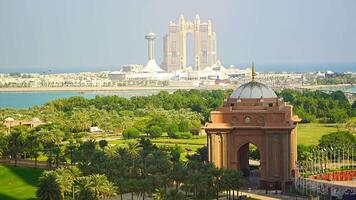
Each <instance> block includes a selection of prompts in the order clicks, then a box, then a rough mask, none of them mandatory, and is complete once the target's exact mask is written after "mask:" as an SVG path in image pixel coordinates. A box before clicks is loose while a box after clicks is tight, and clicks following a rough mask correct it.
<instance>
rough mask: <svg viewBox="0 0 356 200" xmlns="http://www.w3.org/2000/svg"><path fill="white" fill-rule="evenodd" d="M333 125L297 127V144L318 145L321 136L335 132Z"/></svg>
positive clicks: (313, 124)
mask: <svg viewBox="0 0 356 200" xmlns="http://www.w3.org/2000/svg"><path fill="white" fill-rule="evenodd" d="M340 130H345V128H340ZM336 131H337V127H336V125H335V124H319V123H307V124H299V125H298V144H304V145H311V144H314V145H316V144H318V142H319V139H320V138H321V136H323V135H325V134H329V133H332V132H336Z"/></svg>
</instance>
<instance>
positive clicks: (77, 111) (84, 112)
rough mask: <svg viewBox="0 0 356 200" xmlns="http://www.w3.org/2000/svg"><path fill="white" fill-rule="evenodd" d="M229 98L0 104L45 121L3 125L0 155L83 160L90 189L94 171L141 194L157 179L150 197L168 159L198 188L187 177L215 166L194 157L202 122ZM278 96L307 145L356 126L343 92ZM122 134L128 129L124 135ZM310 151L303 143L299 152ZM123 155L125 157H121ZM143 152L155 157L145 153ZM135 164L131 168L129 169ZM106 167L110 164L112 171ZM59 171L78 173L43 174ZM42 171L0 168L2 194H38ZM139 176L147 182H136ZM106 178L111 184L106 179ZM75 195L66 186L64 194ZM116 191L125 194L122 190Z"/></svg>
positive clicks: (192, 95) (211, 94)
mask: <svg viewBox="0 0 356 200" xmlns="http://www.w3.org/2000/svg"><path fill="white" fill-rule="evenodd" d="M228 95H229V91H197V90H191V91H177V92H175V93H173V94H168V93H167V92H161V93H159V94H157V95H152V96H149V97H133V98H131V99H125V98H120V97H117V96H111V97H96V98H94V99H85V98H81V97H72V98H69V99H58V100H54V101H51V102H49V103H47V104H46V105H44V106H40V107H33V108H29V109H23V110H16V109H0V118H1V119H4V118H6V117H9V116H14V117H17V118H18V120H22V119H31V118H33V117H39V118H41V119H42V120H43V121H44V122H46V123H47V124H45V125H41V126H38V127H36V128H27V127H21V126H18V127H14V128H11V131H10V132H9V133H7V130H5V129H2V128H0V155H1V156H2V157H4V158H9V157H12V158H19V159H23V158H24V157H26V159H32V160H34V159H36V160H41V161H47V163H48V166H49V167H51V168H55V167H56V166H58V164H59V163H60V162H64V161H66V162H67V163H68V164H69V163H72V162H74V163H77V164H78V163H79V164H78V166H79V168H80V170H81V171H82V172H83V174H82V175H81V177H80V180H79V179H78V181H79V182H77V183H80V184H79V185H78V190H80V191H81V192H88V191H85V190H83V188H81V189H80V186H81V184H91V181H93V180H95V179H96V178H97V177H96V176H90V175H91V174H94V173H99V174H103V173H104V174H105V175H107V177H108V180H109V181H111V182H113V183H114V184H116V185H117V184H119V185H118V186H120V184H121V183H125V184H124V185H125V186H127V187H126V188H125V189H126V190H125V192H134V193H139V194H142V191H140V190H142V189H146V188H147V187H144V186H142V185H140V184H148V185H153V183H152V184H151V183H150V181H153V182H154V184H157V185H155V187H156V188H151V189H152V190H150V191H147V192H146V193H147V194H148V193H150V192H152V191H154V189H157V188H164V186H165V185H164V184H163V183H162V182H161V181H162V180H159V181H158V179H157V180H155V178H157V177H159V178H160V179H161V178H164V177H166V174H161V173H160V171H161V169H156V167H155V166H156V162H158V161H159V162H163V163H162V166H164V165H166V166H167V167H168V168H167V169H166V170H168V172H167V173H172V172H171V171H169V170H171V166H172V164H176V163H177V162H182V163H183V165H182V166H184V167H183V168H184V170H188V172H189V170H191V169H193V168H194V170H197V171H196V172H197V173H198V174H195V175H197V179H189V178H190V176H193V175H194V174H189V173H188V174H185V175H184V177H183V179H184V180H183V179H182V181H185V183H184V184H183V185H185V186H186V187H188V188H185V189H189V187H193V182H190V181H195V180H198V178H202V177H200V176H198V175H200V173H202V174H204V173H205V174H206V173H207V172H206V171H204V170H208V171H209V170H215V169H214V168H210V167H211V166H208V165H207V163H206V161H204V160H203V159H202V157H200V156H201V155H199V156H198V157H196V156H195V155H194V153H196V152H197V151H198V149H199V151H200V153H202V154H204V152H205V151H204V150H202V149H200V148H201V147H203V146H204V145H205V144H206V137H205V136H197V135H196V134H197V133H198V131H199V128H200V126H202V125H203V124H204V123H206V122H208V121H209V113H210V111H211V110H213V109H215V108H216V107H218V106H220V105H221V104H222V101H223V99H224V98H225V97H226V96H228ZM279 95H281V96H283V98H284V99H285V100H286V101H288V102H290V104H292V105H293V106H294V107H293V109H294V112H295V114H297V115H299V117H300V118H302V119H303V121H302V122H303V123H300V124H299V127H298V144H303V145H306V146H308V148H309V147H311V146H310V145H318V144H319V140H320V138H322V136H323V135H327V134H329V133H335V132H339V131H350V132H352V131H354V128H355V122H354V121H352V120H351V117H353V116H355V114H356V104H355V103H354V104H352V105H351V104H350V103H349V102H348V101H347V99H346V98H345V96H344V95H343V94H342V93H340V92H335V93H331V94H324V93H320V92H305V93H301V92H297V91H293V90H292V91H291V90H285V91H282V92H281V93H280V94H279ZM350 120H351V121H350ZM347 121H349V122H347ZM345 122H347V123H351V125H350V126H349V125H345ZM92 126H98V127H100V128H101V130H102V131H103V133H102V135H104V137H98V136H97V135H96V136H95V137H92V135H91V134H89V133H88V130H89V128H90V127H92ZM113 133H114V134H113ZM120 133H123V136H121V134H120ZM143 136H144V137H145V138H146V139H147V138H149V139H150V144H149V145H148V144H147V143H145V142H144V141H141V144H139V146H136V147H135V151H136V152H126V151H127V150H124V149H128V150H130V151H131V150H132V147H133V146H132V145H133V144H134V143H137V141H138V139H139V138H140V137H143ZM336 136H337V134H336ZM347 137H349V136H347ZM351 137H352V136H351ZM93 138H94V139H95V140H96V141H95V140H93ZM330 138H335V134H334V135H333V136H332V137H329V138H325V137H324V143H323V145H328V141H330ZM319 145H320V144H319ZM153 146H154V147H153ZM116 148H118V149H116ZM308 148H299V147H298V150H299V149H302V150H303V149H308ZM199 151H198V152H199ZM119 152H120V153H123V155H124V156H122V155H121V156H120V155H119ZM125 152H126V153H125ZM127 153H129V156H131V157H132V156H133V158H131V159H133V160H132V162H122V159H123V158H125V159H126V157H128V155H126V154H127ZM132 153H134V154H132ZM137 153H139V154H140V155H137ZM205 153H206V152H205ZM146 154H147V155H150V156H148V157H146V156H147V155H146ZM162 155H164V157H165V159H164V160H160V158H162ZM173 158H174V159H173ZM136 159H138V160H136ZM146 159H148V160H146ZM151 159H157V160H156V161H155V160H151ZM146 161H147V162H150V163H151V164H152V166H144V165H137V164H135V163H146ZM189 162H194V163H195V164H196V166H194V165H192V166H189V165H186V164H187V163H189ZM204 162H205V163H204ZM133 164H134V166H131V165H133ZM107 166H113V167H110V168H107ZM117 166H120V167H119V168H120V169H121V168H123V167H127V170H121V171H120V170H119V171H112V170H111V169H114V168H117ZM182 166H176V167H182ZM187 166H188V168H187ZM197 166H199V167H197ZM132 167H135V168H137V169H136V170H137V172H142V171H145V170H147V171H150V170H153V171H152V173H151V172H149V173H147V174H145V175H147V176H144V177H136V176H137V175H139V174H140V173H134V171H131V168H132ZM189 167H190V168H189ZM106 168H107V169H106ZM200 170H203V171H200ZM127 172H130V173H129V174H128V173H127ZM61 173H64V174H66V175H67V176H68V177H72V178H73V177H74V176H75V174H74V173H73V172H63V171H58V172H53V173H52V174H50V173H48V174H46V176H45V178H48V179H50V178H56V177H57V175H58V174H61ZM179 173H181V172H179ZM224 173H225V172H224ZM226 173H231V172H226ZM40 174H41V170H38V169H26V168H21V167H7V166H1V168H0V184H1V185H0V199H10V200H12V199H31V198H34V197H35V191H36V186H37V183H38V182H37V181H38V177H39V176H40ZM152 174H156V176H152V177H151V175H152ZM62 175H63V174H62ZM141 175H142V174H141ZM176 175H181V174H174V176H176ZM117 177H119V179H117ZM120 177H121V178H120ZM57 178H58V177H57ZM101 178H103V177H101ZM137 178H139V180H141V179H142V181H139V182H137V181H138V180H137ZM150 178H153V179H150ZM176 178H177V177H176ZM178 178H179V177H178ZM181 178H182V177H181ZM210 178H211V177H210ZM104 179H105V181H108V180H106V178H105V177H104ZM71 180H72V181H73V180H74V179H71ZM127 181H129V182H127ZM130 181H133V182H135V181H136V182H135V183H136V184H133V185H132V183H130ZM165 181H168V182H167V184H171V183H172V180H165ZM173 182H174V181H173ZM110 184H111V183H110ZM130 184H131V185H130ZM162 184H163V185H162ZM194 184H195V185H194V187H195V186H199V185H197V184H198V183H195V182H194ZM211 184H213V185H214V184H216V183H211ZM121 186H122V185H121ZM119 188H120V187H119ZM148 189H149V188H148ZM190 189H194V188H190ZM195 189H201V191H200V192H201V193H200V194H199V193H195V194H194V195H196V196H199V195H208V196H209V195H210V196H211V195H212V194H210V191H206V190H204V188H195ZM220 189H221V188H220ZM225 189H226V188H225ZM230 189H231V188H230ZM70 192H71V191H70V188H69V190H68V191H66V192H65V195H68V194H69V193H70ZM118 192H121V191H120V190H118ZM63 195H64V194H63ZM77 195H79V194H77ZM162 195H166V194H162Z"/></svg>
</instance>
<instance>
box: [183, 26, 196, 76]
mask: <svg viewBox="0 0 356 200" xmlns="http://www.w3.org/2000/svg"><path fill="white" fill-rule="evenodd" d="M194 48H195V45H194V37H193V34H192V33H190V32H188V33H187V34H186V49H185V51H186V52H185V53H186V55H187V56H186V59H187V60H186V63H187V66H186V67H188V66H191V67H192V68H193V69H194V67H195V58H194V57H195V55H194Z"/></svg>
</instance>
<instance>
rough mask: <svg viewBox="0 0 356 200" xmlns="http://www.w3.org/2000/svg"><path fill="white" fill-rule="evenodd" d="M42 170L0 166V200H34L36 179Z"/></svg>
mask: <svg viewBox="0 0 356 200" xmlns="http://www.w3.org/2000/svg"><path fill="white" fill-rule="evenodd" d="M42 171H43V170H42V169H33V168H24V167H10V166H5V165H0V199H1V200H15V199H16V200H17V199H36V198H35V197H36V196H35V194H36V188H37V183H38V177H39V176H40V175H41V173H42Z"/></svg>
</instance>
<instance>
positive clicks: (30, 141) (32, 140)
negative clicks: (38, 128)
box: [26, 132, 43, 168]
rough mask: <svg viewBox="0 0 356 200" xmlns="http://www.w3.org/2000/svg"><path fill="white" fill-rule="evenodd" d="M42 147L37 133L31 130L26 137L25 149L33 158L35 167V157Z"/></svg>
mask: <svg viewBox="0 0 356 200" xmlns="http://www.w3.org/2000/svg"><path fill="white" fill-rule="evenodd" d="M42 149H43V145H42V143H41V140H40V137H39V135H38V134H37V133H35V132H31V133H30V134H29V135H28V136H27V137H26V151H27V153H28V154H29V155H30V156H31V157H33V158H35V167H36V168H37V158H38V156H39V152H40V151H41V150H42Z"/></svg>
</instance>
